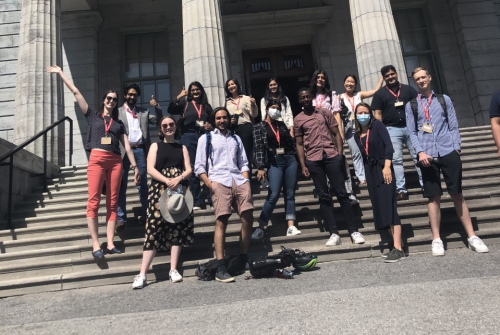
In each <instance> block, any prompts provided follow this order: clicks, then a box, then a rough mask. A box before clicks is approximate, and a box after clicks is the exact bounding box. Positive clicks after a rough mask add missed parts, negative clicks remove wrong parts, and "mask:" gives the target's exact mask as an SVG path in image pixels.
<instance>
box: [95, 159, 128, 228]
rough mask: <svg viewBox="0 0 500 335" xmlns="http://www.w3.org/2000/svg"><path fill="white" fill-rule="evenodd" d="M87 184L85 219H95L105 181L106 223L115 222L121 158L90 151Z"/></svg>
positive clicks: (120, 178) (120, 177) (120, 179)
mask: <svg viewBox="0 0 500 335" xmlns="http://www.w3.org/2000/svg"><path fill="white" fill-rule="evenodd" d="M87 177H88V183H89V200H88V203H87V217H88V218H93V219H95V218H97V212H98V210H99V204H100V202H101V191H102V185H103V184H104V181H106V210H107V215H106V222H108V221H116V216H117V209H118V195H119V193H120V184H121V181H122V158H121V157H120V155H117V154H114V153H112V152H109V151H101V150H92V152H91V153H90V159H89V166H88V168H87Z"/></svg>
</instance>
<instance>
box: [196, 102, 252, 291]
mask: <svg viewBox="0 0 500 335" xmlns="http://www.w3.org/2000/svg"><path fill="white" fill-rule="evenodd" d="M230 117H231V115H230V114H229V112H228V111H227V109H226V108H224V107H219V108H216V109H214V111H213V112H212V114H211V115H210V119H209V122H210V123H211V124H212V126H213V127H215V130H213V131H211V132H209V133H207V134H206V135H205V136H201V137H200V138H199V140H198V148H197V150H196V162H195V165H194V167H195V173H196V176H198V177H199V178H200V179H201V180H202V181H203V182H204V183H205V185H206V186H207V187H208V188H209V189H210V193H211V196H212V201H213V205H214V213H215V220H216V222H215V233H214V246H215V256H216V258H217V263H218V267H217V272H216V274H215V280H217V281H220V282H223V283H227V282H231V281H234V278H233V277H232V276H231V275H230V274H229V273H228V271H227V268H226V264H225V261H224V242H225V233H226V227H227V223H228V219H229V217H230V216H231V207H234V209H235V210H236V211H237V212H238V214H239V215H240V217H241V223H242V226H241V233H240V262H241V264H242V270H243V269H244V265H245V264H246V263H247V261H248V256H247V255H248V246H249V245H250V237H251V235H252V226H253V209H254V207H253V198H252V191H251V188H250V168H249V165H248V159H247V155H246V153H245V148H244V146H243V143H242V142H241V138H240V137H239V136H238V135H235V134H233V133H231V131H230V130H229V129H228V127H229V119H230Z"/></svg>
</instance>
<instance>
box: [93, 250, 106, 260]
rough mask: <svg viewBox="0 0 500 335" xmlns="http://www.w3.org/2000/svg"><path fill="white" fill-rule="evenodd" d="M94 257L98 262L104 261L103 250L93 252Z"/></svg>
mask: <svg viewBox="0 0 500 335" xmlns="http://www.w3.org/2000/svg"><path fill="white" fill-rule="evenodd" d="M92 256H93V257H94V259H96V260H98V259H103V258H104V252H103V251H102V249H98V250H96V251H94V252H92Z"/></svg>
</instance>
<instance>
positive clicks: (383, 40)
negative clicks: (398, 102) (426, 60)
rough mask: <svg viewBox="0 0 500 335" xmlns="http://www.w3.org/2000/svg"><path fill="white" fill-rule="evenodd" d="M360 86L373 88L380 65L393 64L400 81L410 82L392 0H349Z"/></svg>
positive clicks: (377, 78)
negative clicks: (393, 14)
mask: <svg viewBox="0 0 500 335" xmlns="http://www.w3.org/2000/svg"><path fill="white" fill-rule="evenodd" d="M349 5H350V9H351V21H352V30H353V34H354V46H355V48H356V59H357V63H358V73H359V77H360V78H359V80H360V87H358V89H363V90H371V89H373V88H374V87H375V86H376V85H377V82H378V80H379V78H380V69H381V68H382V66H384V65H389V64H392V65H394V67H395V68H396V71H397V72H398V74H399V81H400V82H402V83H405V84H407V83H408V80H407V78H406V69H405V65H404V61H403V53H402V51H401V46H400V44H399V38H398V33H397V31H396V23H395V22H394V17H393V16H392V9H391V3H390V1H389V0H349Z"/></svg>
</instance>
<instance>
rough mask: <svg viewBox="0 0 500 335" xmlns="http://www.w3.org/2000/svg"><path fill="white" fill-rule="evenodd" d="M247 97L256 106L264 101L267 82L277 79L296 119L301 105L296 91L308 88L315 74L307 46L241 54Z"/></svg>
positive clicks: (309, 49) (308, 46)
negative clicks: (251, 99) (249, 97)
mask: <svg viewBox="0 0 500 335" xmlns="http://www.w3.org/2000/svg"><path fill="white" fill-rule="evenodd" d="M243 61H244V64H245V82H246V87H247V92H246V93H247V94H249V95H250V94H251V95H252V96H253V97H254V98H255V99H256V100H257V105H258V106H259V118H258V120H260V115H261V114H260V100H261V99H262V98H263V97H264V93H265V92H266V89H267V84H268V81H269V79H270V78H277V79H278V81H279V83H280V85H281V88H282V89H283V92H284V93H285V95H286V96H287V97H288V99H289V100H290V105H291V108H292V112H293V114H294V116H295V115H297V114H298V113H299V112H300V105H299V104H298V100H297V91H298V90H299V89H300V88H301V87H303V86H308V85H309V81H310V79H311V75H312V73H313V72H314V68H315V66H314V62H313V57H312V51H311V46H310V45H304V46H296V47H287V48H276V49H260V50H251V51H245V52H243Z"/></svg>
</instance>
